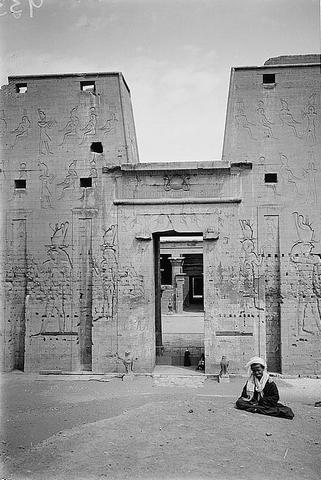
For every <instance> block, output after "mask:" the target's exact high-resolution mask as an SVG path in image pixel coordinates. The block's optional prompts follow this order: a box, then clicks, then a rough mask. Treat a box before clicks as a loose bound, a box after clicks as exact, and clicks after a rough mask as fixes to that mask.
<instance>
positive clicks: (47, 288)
mask: <svg viewBox="0 0 321 480" xmlns="http://www.w3.org/2000/svg"><path fill="white" fill-rule="evenodd" d="M68 227H69V222H61V223H59V222H57V223H56V224H55V225H50V228H51V230H52V234H51V239H50V240H51V243H50V245H46V247H47V259H46V260H45V261H44V262H43V263H42V264H41V265H39V264H37V263H36V262H34V261H32V260H31V261H30V262H29V265H28V292H29V294H30V295H31V297H33V302H32V304H33V309H34V313H35V315H40V318H41V325H40V331H39V332H38V333H36V334H35V335H41V334H46V333H55V334H63V333H65V332H70V331H71V329H72V325H71V323H72V322H71V294H72V288H71V285H72V278H71V275H72V263H71V259H70V255H69V249H70V247H69V245H68V244H67V242H66V236H67V232H68Z"/></svg>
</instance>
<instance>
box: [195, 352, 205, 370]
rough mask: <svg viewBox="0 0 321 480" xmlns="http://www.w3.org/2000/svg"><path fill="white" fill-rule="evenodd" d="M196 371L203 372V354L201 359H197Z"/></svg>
mask: <svg viewBox="0 0 321 480" xmlns="http://www.w3.org/2000/svg"><path fill="white" fill-rule="evenodd" d="M196 370H205V356H204V353H202V355H201V358H200V359H199V362H198V364H197V368H196Z"/></svg>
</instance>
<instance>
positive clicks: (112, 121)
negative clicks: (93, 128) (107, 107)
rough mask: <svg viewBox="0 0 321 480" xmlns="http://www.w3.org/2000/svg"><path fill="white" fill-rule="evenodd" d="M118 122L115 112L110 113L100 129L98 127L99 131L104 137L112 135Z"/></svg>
mask: <svg viewBox="0 0 321 480" xmlns="http://www.w3.org/2000/svg"><path fill="white" fill-rule="evenodd" d="M118 121H119V120H118V116H117V114H116V112H114V111H111V112H110V113H109V115H108V118H107V120H106V121H105V123H104V125H103V126H102V127H99V130H101V131H102V132H104V135H112V134H114V133H115V132H116V126H117V123H118Z"/></svg>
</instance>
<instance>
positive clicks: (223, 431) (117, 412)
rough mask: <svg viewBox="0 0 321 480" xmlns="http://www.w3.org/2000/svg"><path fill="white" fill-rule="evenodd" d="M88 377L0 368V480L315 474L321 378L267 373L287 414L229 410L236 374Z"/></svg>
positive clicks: (222, 479) (301, 477)
mask: <svg viewBox="0 0 321 480" xmlns="http://www.w3.org/2000/svg"><path fill="white" fill-rule="evenodd" d="M89 378H90V377H88V378H86V377H80V376H73V375H70V376H63V375H60V376H52V375H50V376H44V375H27V374H23V373H11V374H4V375H2V381H1V392H2V402H1V405H2V408H1V414H2V428H1V446H2V469H3V471H2V477H1V478H2V479H6V480H22V479H31V480H54V479H57V480H58V479H59V480H71V479H73V480H76V479H77V480H94V479H95V480H96V479H111V480H118V479H131V480H136V479H150V480H154V479H155V480H156V479H157V480H158V479H164V480H165V479H166V480H174V479H175V480H178V479H183V478H184V479H195V480H198V479H205V478H208V479H214V480H216V479H217V480H234V479H235V480H242V479H247V480H251V479H253V480H254V479H255V480H258V479H260V480H269V479H273V480H277V479H282V480H296V479H297V480H314V479H315V480H319V479H320V476H321V438H320V437H321V436H320V432H321V418H320V417H321V408H317V407H315V406H314V403H315V402H316V401H319V400H321V380H318V379H304V378H302V379H291V380H290V379H289V380H288V379H280V378H277V379H276V380H275V381H276V383H277V385H278V387H279V391H280V397H281V399H280V401H281V402H283V403H285V404H286V405H288V406H290V407H291V408H292V409H293V411H294V413H295V418H294V420H286V419H278V418H272V417H265V416H263V415H258V414H250V413H245V412H242V411H239V410H236V409H235V407H234V404H235V400H236V398H237V397H238V396H239V394H240V392H241V388H242V386H243V384H244V382H245V379H244V378H232V379H231V382H230V383H226V384H219V383H217V382H216V381H214V380H207V381H206V382H205V384H204V386H202V387H199V388H191V387H172V386H166V387H164V386H162V387H161V386H155V385H154V381H153V379H152V378H151V377H143V376H140V377H135V378H134V380H132V381H122V379H121V378H113V379H111V380H109V381H99V378H98V377H97V379H94V378H92V379H89Z"/></svg>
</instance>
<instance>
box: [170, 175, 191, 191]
mask: <svg viewBox="0 0 321 480" xmlns="http://www.w3.org/2000/svg"><path fill="white" fill-rule="evenodd" d="M189 179H190V177H189V176H188V175H171V176H170V175H164V190H165V191H166V192H168V191H169V190H185V191H188V190H190V188H191V186H190V183H189Z"/></svg>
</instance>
